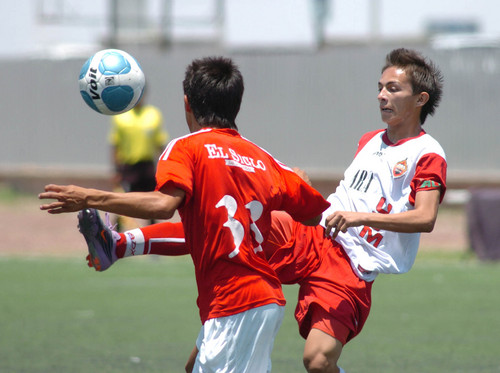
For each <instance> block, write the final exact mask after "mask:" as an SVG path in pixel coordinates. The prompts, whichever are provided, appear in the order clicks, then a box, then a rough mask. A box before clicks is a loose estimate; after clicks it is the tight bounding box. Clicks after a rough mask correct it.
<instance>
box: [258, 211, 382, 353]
mask: <svg viewBox="0 0 500 373" xmlns="http://www.w3.org/2000/svg"><path fill="white" fill-rule="evenodd" d="M283 227H285V228H286V229H283ZM271 231H274V232H273V233H272V238H271V241H272V240H273V238H274V240H275V241H278V238H279V241H280V242H276V243H275V245H274V246H275V247H276V248H277V247H278V246H280V245H281V246H280V248H279V249H276V250H275V252H274V253H271V252H270V248H267V249H268V250H266V248H265V247H264V251H265V252H266V255H267V256H268V261H269V263H270V264H271V266H272V267H273V269H274V270H275V271H276V273H277V274H278V277H279V278H280V280H282V282H283V283H288V284H290V283H299V284H300V289H299V298H298V303H297V307H296V309H295V318H296V319H297V322H298V324H299V332H300V334H301V336H302V337H304V338H307V336H308V335H309V332H310V331H311V329H312V328H315V329H320V330H322V331H323V332H325V333H327V334H329V335H331V336H332V337H334V338H336V339H338V340H339V341H340V342H342V344H345V343H346V342H348V341H349V340H351V339H352V338H354V337H355V336H356V335H357V334H359V332H360V331H361V329H362V328H363V325H364V323H365V321H366V319H367V317H368V314H369V312H370V307H371V288H372V283H371V282H366V281H364V280H361V279H360V278H359V277H358V276H356V274H355V273H354V272H353V270H352V268H351V262H350V259H349V257H348V256H347V254H346V253H345V251H344V249H343V248H342V246H341V245H340V244H338V243H337V242H336V241H332V240H331V239H329V238H326V237H324V229H323V228H322V227H320V226H316V227H306V226H304V225H302V224H300V223H296V222H294V221H293V220H292V219H291V217H290V216H289V215H287V214H284V213H278V214H274V213H273V222H272V230H271ZM286 240H288V241H287V242H286V243H284V242H285V241H286ZM278 244H279V245H278Z"/></svg>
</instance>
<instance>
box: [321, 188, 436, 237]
mask: <svg viewBox="0 0 500 373" xmlns="http://www.w3.org/2000/svg"><path fill="white" fill-rule="evenodd" d="M440 194H441V192H440V191H439V190H425V191H419V192H417V194H416V196H415V209H413V210H410V211H405V212H401V213H397V214H380V213H369V212H351V211H335V212H334V213H333V214H331V215H329V216H328V217H327V218H326V222H325V223H326V231H325V234H326V235H329V234H330V233H331V232H332V230H333V234H332V238H335V237H337V235H338V234H339V232H344V233H345V232H346V231H347V228H349V227H358V226H361V225H366V226H369V227H372V228H375V229H384V230H387V231H393V232H401V233H415V232H432V230H433V229H434V224H435V222H436V218H437V213H438V207H439V198H440Z"/></svg>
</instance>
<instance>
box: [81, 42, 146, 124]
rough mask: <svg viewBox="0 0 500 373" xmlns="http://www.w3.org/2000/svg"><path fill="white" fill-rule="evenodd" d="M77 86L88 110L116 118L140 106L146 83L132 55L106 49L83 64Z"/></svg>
mask: <svg viewBox="0 0 500 373" xmlns="http://www.w3.org/2000/svg"><path fill="white" fill-rule="evenodd" d="M78 82H79V85H80V94H81V95H82V97H83V100H84V101H85V103H86V104H87V105H88V106H90V107H91V108H92V109H94V110H95V111H97V112H98V113H101V114H106V115H115V114H120V113H124V112H125V111H128V110H130V109H132V108H133V107H134V106H135V105H136V104H137V102H138V101H139V100H140V98H141V96H142V93H143V91H144V85H145V83H146V80H145V78H144V73H143V72H142V69H141V67H140V66H139V64H138V63H137V61H136V59H135V58H134V57H132V56H131V55H130V54H128V53H127V52H124V51H122V50H119V49H104V50H101V51H99V52H97V53H96V54H94V55H93V56H92V57H90V58H89V59H88V60H87V62H85V63H84V64H83V67H82V69H81V70H80V77H79V81H78Z"/></svg>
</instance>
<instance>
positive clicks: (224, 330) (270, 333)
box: [193, 303, 285, 373]
mask: <svg viewBox="0 0 500 373" xmlns="http://www.w3.org/2000/svg"><path fill="white" fill-rule="evenodd" d="M284 312H285V307H283V306H278V305H277V304H274V303H273V304H268V305H265V306H262V307H257V308H253V309H251V310H248V311H245V312H241V313H237V314H236V315H231V316H227V317H219V318H215V319H210V320H207V321H206V322H205V324H203V326H202V327H201V330H200V334H199V335H198V339H197V340H196V347H198V351H199V352H198V355H197V356H196V362H195V364H194V368H193V373H195V372H196V373H208V372H224V373H231V372H234V373H245V372H248V373H266V372H270V371H271V351H272V349H273V344H274V338H275V337H276V334H277V333H278V330H279V328H280V326H281V322H282V321H283V315H284Z"/></svg>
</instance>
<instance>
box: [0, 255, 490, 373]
mask: <svg viewBox="0 0 500 373" xmlns="http://www.w3.org/2000/svg"><path fill="white" fill-rule="evenodd" d="M499 288H500V264H484V263H478V262H476V261H475V260H473V259H470V258H468V259H464V258H461V257H460V256H459V255H457V254H442V255H438V254H429V253H426V254H425V255H421V256H419V257H418V258H417V263H416V264H415V267H414V268H413V269H412V271H411V272H410V273H408V274H405V275H400V276H380V277H379V278H378V279H377V280H376V281H375V284H374V288H373V308H372V313H371V315H370V317H369V319H368V322H367V324H366V326H365V329H364V330H363V332H362V333H361V335H360V336H358V337H357V338H356V339H354V340H353V341H352V342H350V343H349V344H348V345H347V346H346V348H345V349H344V353H343V355H342V358H341V362H340V363H341V364H340V365H341V366H342V367H344V369H346V370H347V372H348V373H354V372H385V373H387V372H394V373H396V372H397V373H401V372H406V373H413V372H415V373H416V372H419V373H422V372H439V373H444V372H450V373H451V372H453V373H458V372H468V373H469V372H500V356H499V353H498V352H499V347H498V341H499V337H500V317H499V312H498V310H499V309H500V296H499ZM285 292H286V296H287V299H288V306H287V314H286V318H285V321H284V323H283V326H282V328H281V330H280V332H279V335H278V338H277V341H276V344H275V349H274V353H273V372H278V373H280V372H284V373H285V372H286V373H293V372H304V369H303V367H302V349H303V344H304V341H303V340H302V339H301V338H300V336H299V334H298V331H297V326H296V323H295V320H294V319H293V309H294V307H295V300H296V297H297V287H295V286H286V287H285ZM0 298H1V303H0V372H9V373H11V372H12V373H14V372H73V373H77V372H182V371H183V366H184V362H185V360H186V359H187V356H188V354H189V352H190V351H191V348H192V347H193V345H194V341H195V338H196V335H197V333H198V330H199V325H200V324H199V319H198V314H197V308H196V304H195V298H196V289H195V282H194V274H193V269H192V264H191V262H190V259H189V258H187V257H186V258H179V257H177V258H153V257H149V258H140V259H127V260H123V261H121V262H119V263H117V264H116V265H115V266H114V267H113V268H111V269H110V270H108V271H106V272H104V273H96V272H94V271H93V270H91V269H89V268H87V267H86V265H85V262H84V261H83V260H80V259H78V260H77V259H74V258H69V259H48V258H47V259H38V258H37V259H20V258H8V257H4V258H1V259H0Z"/></svg>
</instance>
